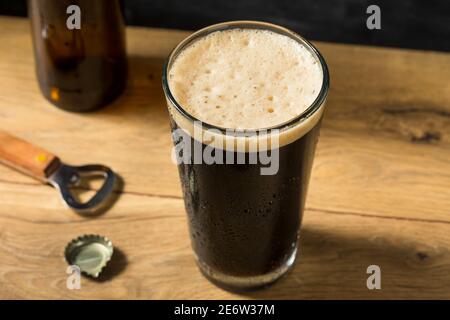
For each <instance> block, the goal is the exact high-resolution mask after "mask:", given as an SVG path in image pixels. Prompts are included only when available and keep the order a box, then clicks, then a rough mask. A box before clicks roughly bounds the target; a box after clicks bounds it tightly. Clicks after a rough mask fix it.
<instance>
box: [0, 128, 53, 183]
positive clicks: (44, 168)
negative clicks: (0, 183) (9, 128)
mask: <svg viewBox="0 0 450 320" xmlns="http://www.w3.org/2000/svg"><path fill="white" fill-rule="evenodd" d="M0 163H2V164H4V165H7V166H9V167H11V168H13V169H16V170H18V171H20V172H23V173H24V174H26V175H29V176H31V177H34V178H36V179H38V180H41V181H43V182H45V181H46V180H47V178H48V177H49V176H50V175H51V174H52V173H53V172H54V171H55V169H56V168H57V165H58V164H59V163H60V161H59V159H58V158H57V157H56V156H55V155H53V154H51V153H50V152H48V151H46V150H44V149H42V148H40V147H38V146H35V145H32V144H30V143H28V142H26V141H24V140H22V139H18V138H17V137H14V136H12V135H10V134H8V133H6V132H3V131H0Z"/></svg>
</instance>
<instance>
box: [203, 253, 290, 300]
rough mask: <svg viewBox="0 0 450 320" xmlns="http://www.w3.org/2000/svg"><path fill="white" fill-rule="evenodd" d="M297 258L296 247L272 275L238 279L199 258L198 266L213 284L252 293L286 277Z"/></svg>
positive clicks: (230, 289)
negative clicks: (213, 267)
mask: <svg viewBox="0 0 450 320" xmlns="http://www.w3.org/2000/svg"><path fill="white" fill-rule="evenodd" d="M296 256H297V246H295V248H294V250H293V251H292V253H291V255H290V256H289V258H288V259H287V260H286V261H285V263H284V264H283V265H281V266H280V267H279V268H277V269H275V270H274V271H272V272H270V273H266V274H263V275H259V276H253V277H236V276H230V275H227V274H224V273H221V272H217V271H214V270H212V269H211V268H210V267H209V266H208V265H207V264H206V263H204V262H203V261H201V260H200V259H199V258H198V257H197V256H196V259H197V265H198V267H199V269H200V271H201V272H202V274H203V275H204V276H205V277H206V278H207V279H208V280H209V281H211V282H212V283H213V284H215V285H217V286H218V287H221V288H223V289H226V290H229V291H252V290H258V289H263V288H265V287H267V286H269V285H271V284H273V283H274V282H275V281H277V280H278V279H280V278H281V277H282V276H283V275H285V274H286V273H287V272H288V271H289V270H290V269H291V267H292V266H293V265H294V262H295V259H296Z"/></svg>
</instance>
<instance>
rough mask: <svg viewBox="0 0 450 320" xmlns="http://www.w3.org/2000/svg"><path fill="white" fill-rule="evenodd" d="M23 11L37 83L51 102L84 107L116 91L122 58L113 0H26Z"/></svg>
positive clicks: (123, 73) (120, 25) (121, 84)
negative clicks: (26, 7) (24, 11)
mask: <svg viewBox="0 0 450 320" xmlns="http://www.w3.org/2000/svg"><path fill="white" fill-rule="evenodd" d="M75 6H76V7H75ZM28 14H29V16H30V20H31V26H32V38H33V44H34V53H35V61H36V72H37V78H38V81H39V86H40V89H41V91H42V93H43V95H44V96H45V97H46V98H47V99H48V100H49V101H50V102H51V103H53V104H54V105H56V106H57V107H59V108H61V109H64V110H67V111H75V112H85V111H92V110H96V109H99V108H101V107H103V106H105V105H107V104H108V103H110V102H111V101H113V100H114V99H115V98H116V97H118V96H119V95H120V94H121V93H122V91H123V89H124V88H125V84H126V78H127V59H126V48H125V24H124V19H123V16H122V11H121V5H120V1H119V0H94V1H93V0H76V1H71V0H57V1H55V0H28ZM74 19H75V20H74ZM77 19H78V20H79V25H76V23H73V22H74V21H76V20H77ZM68 21H69V25H68ZM71 23H72V24H73V25H72V24H71ZM69 27H70V28H69Z"/></svg>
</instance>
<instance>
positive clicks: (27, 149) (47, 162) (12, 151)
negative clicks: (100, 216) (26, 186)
mask: <svg viewBox="0 0 450 320" xmlns="http://www.w3.org/2000/svg"><path fill="white" fill-rule="evenodd" d="M0 163H3V164H5V165H7V166H9V167H11V168H13V169H16V170H18V171H20V172H22V173H24V174H26V175H29V176H31V177H34V178H36V179H38V180H40V181H42V182H44V183H49V184H51V185H52V186H54V187H55V188H57V189H58V190H59V191H60V192H61V195H62V198H63V200H64V202H65V203H66V204H67V206H68V207H69V208H71V209H73V210H75V211H77V212H79V213H82V214H85V213H92V212H95V211H96V210H98V209H99V208H100V207H102V205H103V204H104V203H105V202H106V200H107V198H108V197H109V195H111V193H112V192H113V189H114V185H115V182H116V175H115V174H114V172H113V171H112V170H111V169H110V168H108V167H105V166H103V165H86V166H79V167H73V166H69V165H66V164H64V163H62V162H61V160H60V159H59V158H58V157H57V156H55V155H53V154H52V153H50V152H48V151H46V150H44V149H41V148H39V147H37V146H34V145H32V144H30V143H28V142H26V141H24V140H21V139H19V138H16V137H13V136H12V135H10V134H8V133H6V132H3V131H0ZM92 175H102V176H103V177H104V178H105V181H104V183H103V185H102V187H101V188H100V189H99V190H98V191H97V193H96V194H95V195H94V196H93V197H92V198H91V199H90V200H89V201H87V202H85V203H81V202H79V201H77V200H76V199H75V198H74V197H73V196H72V194H71V192H70V190H69V189H70V187H72V186H74V185H77V184H79V183H80V182H81V181H82V180H83V179H84V178H87V177H89V176H92Z"/></svg>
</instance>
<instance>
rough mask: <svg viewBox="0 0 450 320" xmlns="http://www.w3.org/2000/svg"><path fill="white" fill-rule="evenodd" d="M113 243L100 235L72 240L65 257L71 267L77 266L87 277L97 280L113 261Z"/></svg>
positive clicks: (84, 236)
mask: <svg viewBox="0 0 450 320" xmlns="http://www.w3.org/2000/svg"><path fill="white" fill-rule="evenodd" d="M113 252H114V248H113V245H112V242H111V241H110V240H109V239H108V238H105V237H102V236H99V235H83V236H81V237H78V238H76V239H74V240H72V241H71V242H70V243H69V244H68V245H67V247H66V249H65V251H64V255H65V258H66V261H67V263H68V264H69V265H75V266H77V267H79V268H80V271H81V272H83V273H84V274H86V275H89V276H92V277H94V278H97V277H98V276H99V275H100V273H101V272H102V270H103V268H104V267H106V265H107V264H108V262H109V261H110V260H111V257H112V255H113Z"/></svg>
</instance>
